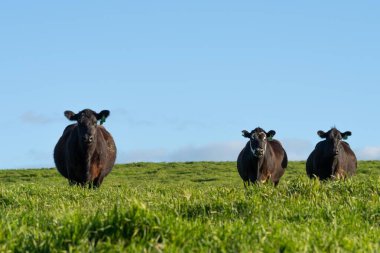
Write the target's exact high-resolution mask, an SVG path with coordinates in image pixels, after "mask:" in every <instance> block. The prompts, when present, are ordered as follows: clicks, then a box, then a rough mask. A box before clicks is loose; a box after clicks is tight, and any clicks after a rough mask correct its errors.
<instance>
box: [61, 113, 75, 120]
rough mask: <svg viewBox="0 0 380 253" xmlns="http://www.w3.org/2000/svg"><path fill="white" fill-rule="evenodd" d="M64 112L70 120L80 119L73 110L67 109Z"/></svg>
mask: <svg viewBox="0 0 380 253" xmlns="http://www.w3.org/2000/svg"><path fill="white" fill-rule="evenodd" d="M64 114H65V117H66V118H67V119H68V120H77V119H78V116H77V115H76V114H75V113H73V112H72V111H65V112H64Z"/></svg>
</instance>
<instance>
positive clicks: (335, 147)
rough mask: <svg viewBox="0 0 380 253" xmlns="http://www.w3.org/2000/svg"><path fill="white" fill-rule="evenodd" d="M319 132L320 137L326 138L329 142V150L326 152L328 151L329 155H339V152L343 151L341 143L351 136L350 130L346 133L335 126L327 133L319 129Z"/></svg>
mask: <svg viewBox="0 0 380 253" xmlns="http://www.w3.org/2000/svg"><path fill="white" fill-rule="evenodd" d="M317 134H318V135H319V137H321V138H325V139H326V142H327V144H328V145H327V146H328V148H327V150H325V152H327V155H328V156H337V155H339V153H340V152H341V149H342V145H341V143H342V140H346V139H347V138H348V136H351V132H350V131H346V132H344V133H341V132H340V131H339V130H338V129H336V128H335V127H333V128H331V130H330V131H328V132H327V133H325V132H324V131H322V130H319V131H318V132H317Z"/></svg>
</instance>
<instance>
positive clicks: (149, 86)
mask: <svg viewBox="0 0 380 253" xmlns="http://www.w3.org/2000/svg"><path fill="white" fill-rule="evenodd" d="M379 13H380V2H379V1H350V0H348V1H347V0H345V1H340V0H337V1H326V0H323V1H252V0H249V1H248V0H247V1H240V0H238V1H223V0H218V1H214V0H210V1H208V0H202V1H200V0H193V1H169V0H162V1H145V0H142V1H70V0H68V1H39V0H36V1H22V0H20V1H7V0H5V1H1V3H0V38H1V39H0V87H1V91H0V106H1V109H2V112H3V113H2V117H1V118H0V130H1V131H0V137H1V141H2V145H0V154H1V155H0V168H1V169H7V168H42V167H43V168H44V167H54V160H53V149H54V146H55V144H56V143H57V141H58V139H59V137H60V136H61V134H62V132H63V129H64V128H65V127H66V126H67V125H68V124H71V122H70V121H68V120H67V119H66V118H65V117H64V115H63V112H64V111H65V110H71V111H74V112H79V111H81V110H83V109H86V108H90V109H92V110H95V111H97V112H99V111H101V110H104V109H107V110H110V112H111V114H110V116H109V118H108V119H107V121H106V123H105V124H104V126H105V127H106V128H107V130H108V131H109V132H110V133H111V134H112V135H113V137H114V139H115V142H116V146H117V150H118V155H117V160H116V162H117V163H130V162H138V161H145V162H150V161H153V162H171V161H235V160H236V158H237V156H238V154H239V152H240V150H241V149H242V148H243V147H244V145H245V143H246V142H247V139H244V138H243V137H242V136H241V131H242V130H244V129H246V130H249V131H250V130H252V129H254V128H256V127H258V126H260V127H262V128H264V129H265V130H267V131H269V130H271V129H273V130H275V131H276V132H277V134H276V136H275V138H276V139H278V140H280V141H281V143H282V144H283V146H284V148H285V150H286V151H287V153H288V156H289V159H290V160H306V159H307V156H308V155H309V154H310V152H311V151H312V149H313V148H314V146H315V144H316V143H317V142H319V141H320V140H321V139H320V137H318V136H317V131H318V130H324V131H328V130H329V129H330V128H331V127H333V126H336V127H337V128H338V129H339V130H340V131H342V132H343V131H348V130H349V131H351V132H352V136H350V137H349V139H348V140H347V141H348V142H349V144H350V146H351V148H352V149H353V150H354V152H355V153H356V155H357V157H358V159H359V160H378V159H380V138H379V137H378V136H377V132H376V131H377V130H378V126H379V125H380V117H379V99H378V98H379V95H380V33H379V27H380V15H379Z"/></svg>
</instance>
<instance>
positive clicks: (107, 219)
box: [0, 161, 380, 252]
mask: <svg viewBox="0 0 380 253" xmlns="http://www.w3.org/2000/svg"><path fill="white" fill-rule="evenodd" d="M379 196H380V161H361V162H359V165H358V173H357V175H356V176H355V177H353V178H351V179H348V180H345V181H328V182H320V181H318V180H310V179H309V178H307V176H306V173H305V162H289V165H288V168H287V169H286V172H285V175H284V176H283V177H282V178H281V181H280V183H279V185H278V187H274V186H273V185H271V184H258V185H254V186H252V187H250V188H249V189H247V190H245V189H244V187H243V183H242V180H241V179H240V177H239V175H238V173H237V170H236V162H188V163H134V164H126V165H116V166H115V167H114V169H113V171H112V172H111V173H110V175H109V176H108V177H107V178H105V180H104V183H103V185H102V186H101V187H100V188H99V189H96V190H91V189H83V188H80V187H76V186H75V187H70V186H69V185H68V183H67V181H66V180H65V179H64V178H63V177H62V176H61V175H59V173H58V172H57V171H56V169H53V168H52V169H28V170H2V171H0V252H62V251H68V252H144V251H146V252H380V197H379Z"/></svg>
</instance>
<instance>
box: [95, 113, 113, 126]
mask: <svg viewBox="0 0 380 253" xmlns="http://www.w3.org/2000/svg"><path fill="white" fill-rule="evenodd" d="M109 115H110V111H108V110H103V111H101V112H99V113H98V114H96V119H97V120H100V125H103V123H104V122H106V118H107V117H108V116H109Z"/></svg>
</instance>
